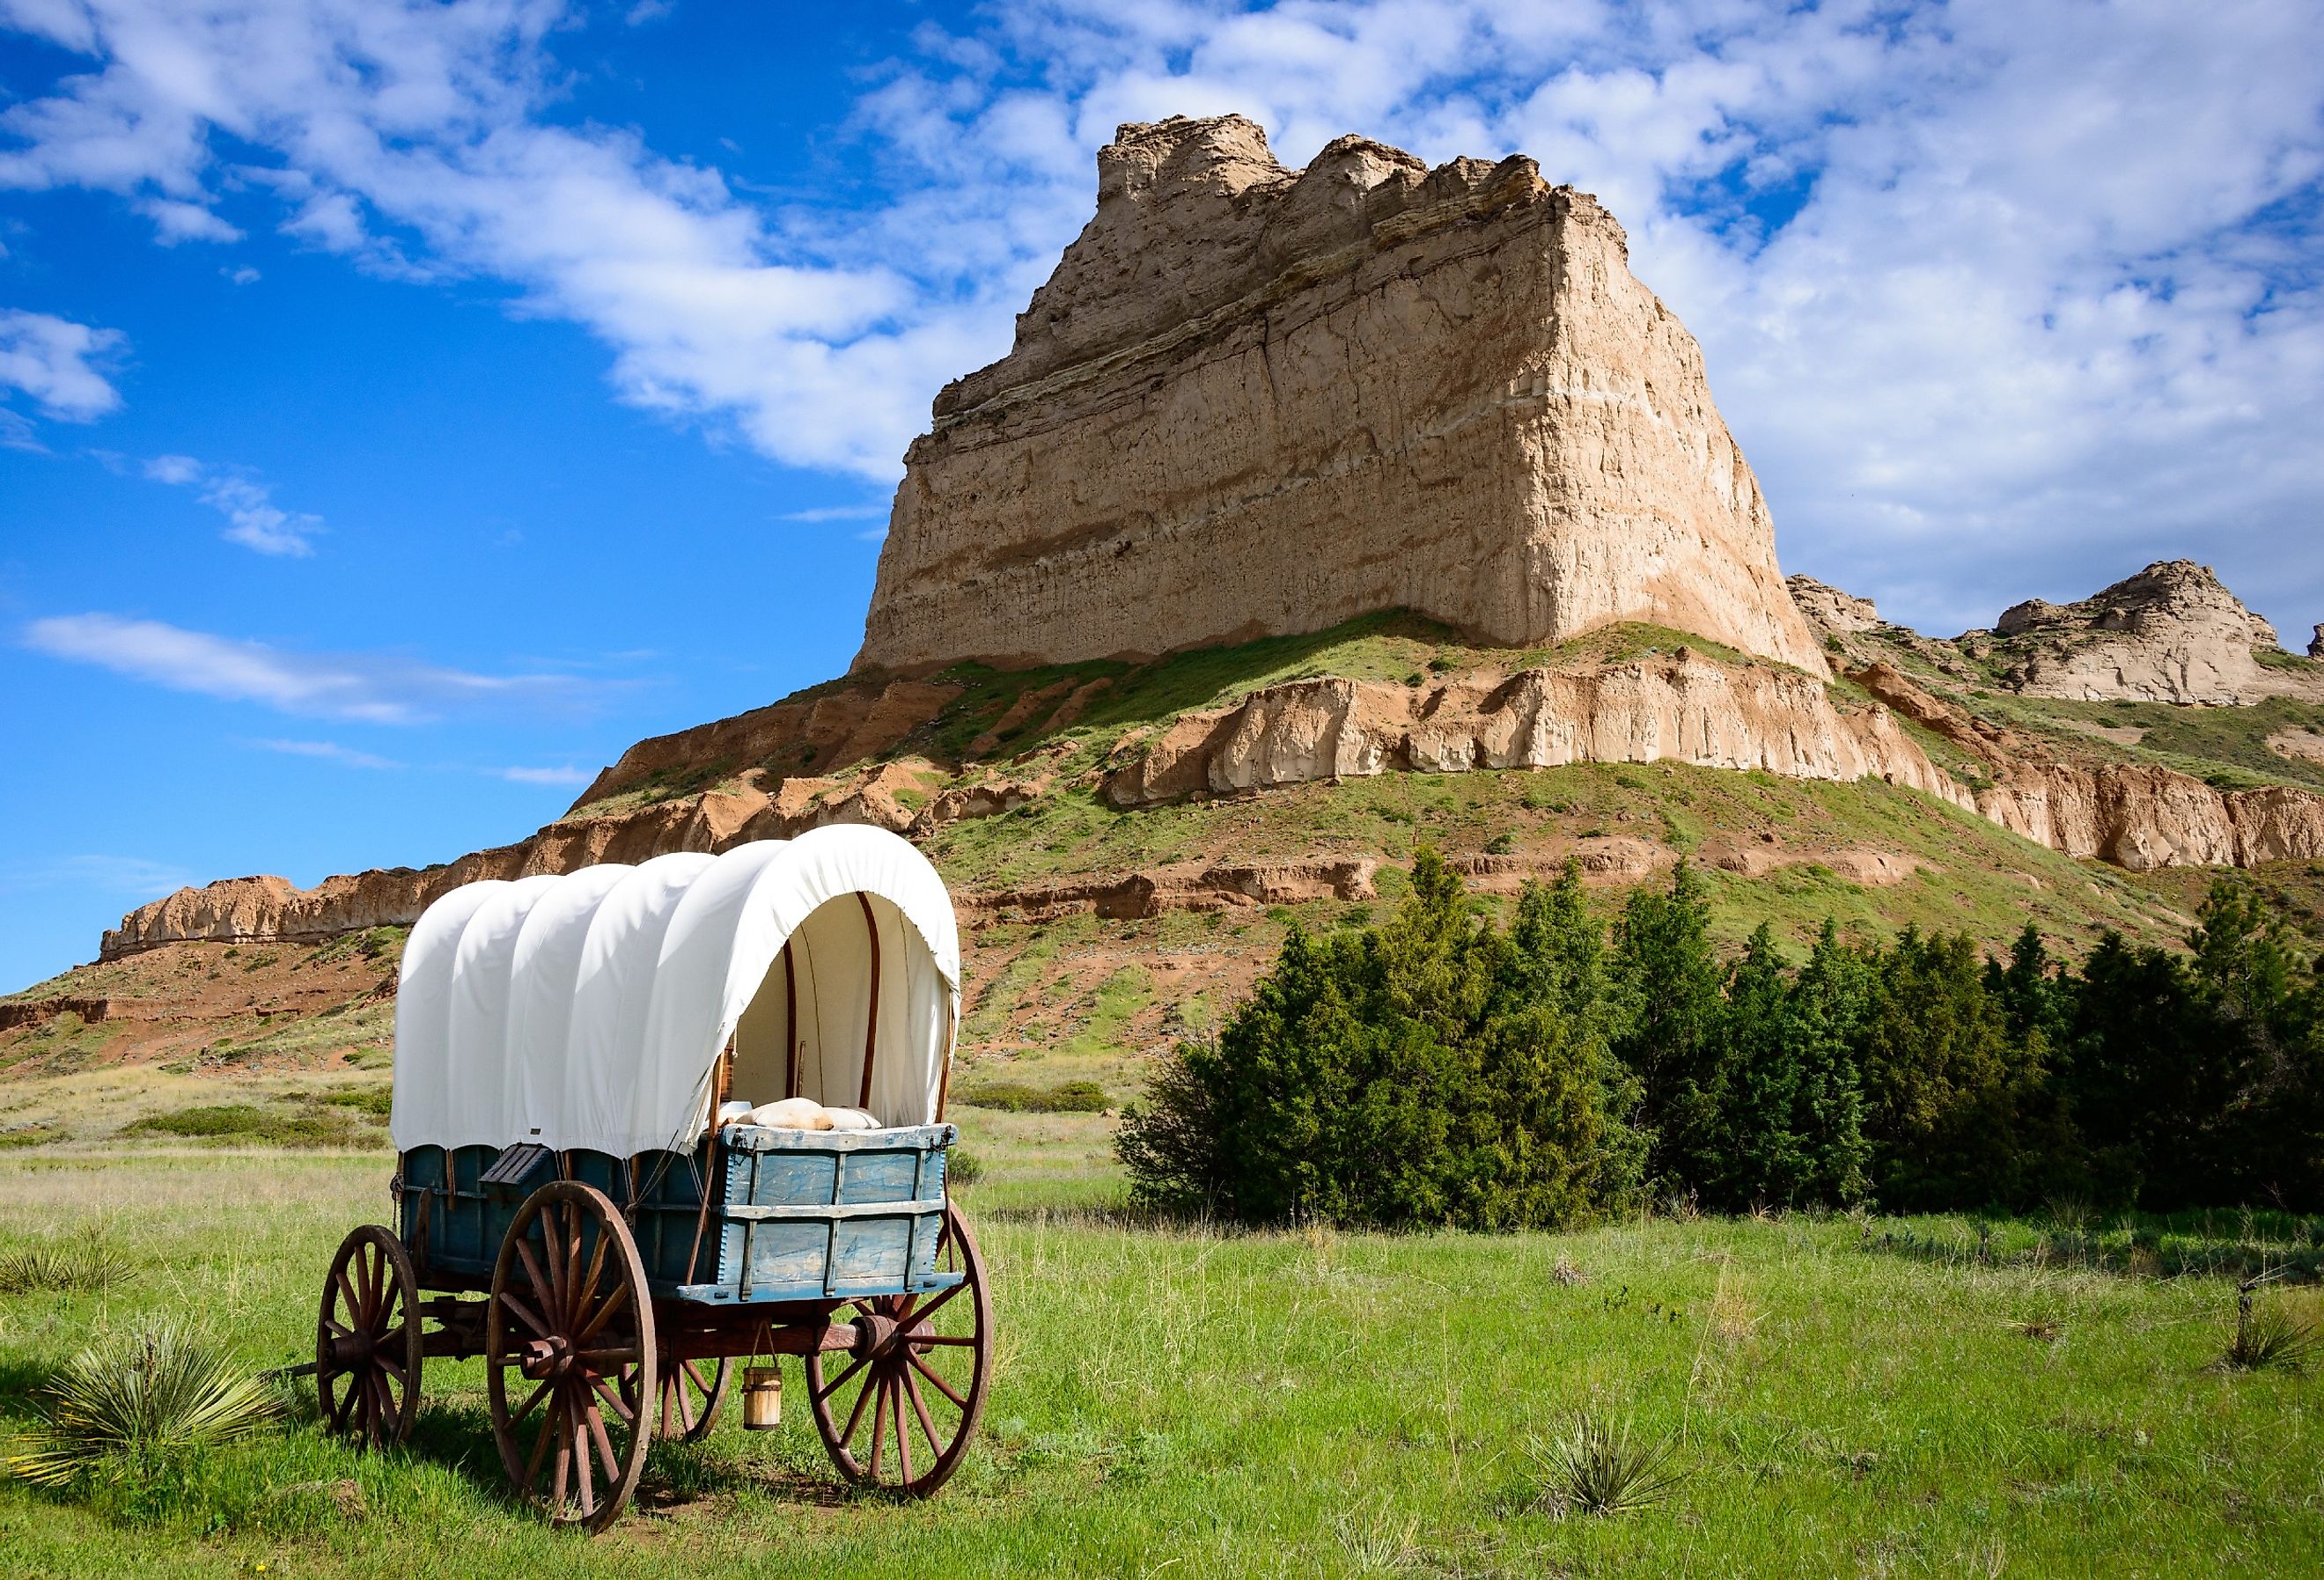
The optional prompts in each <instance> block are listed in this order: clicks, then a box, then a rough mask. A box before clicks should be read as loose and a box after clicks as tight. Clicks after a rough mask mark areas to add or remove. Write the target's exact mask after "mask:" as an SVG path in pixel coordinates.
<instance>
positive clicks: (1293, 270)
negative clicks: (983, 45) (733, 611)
mask: <svg viewBox="0 0 2324 1580" xmlns="http://www.w3.org/2000/svg"><path fill="white" fill-rule="evenodd" d="M1393 607H1402V608H1407V609H1410V610H1413V611H1414V612H1416V613H1418V614H1425V615H1427V616H1429V617H1430V618H1433V619H1435V620H1439V621H1442V622H1444V623H1445V624H1450V625H1452V626H1453V627H1455V628H1457V629H1458V630H1460V631H1462V633H1465V634H1467V635H1469V636H1471V637H1472V638H1474V639H1476V640H1479V641H1481V642H1487V643H1491V644H1499V645H1510V646H1520V645H1527V644H1532V643H1536V642H1549V641H1554V640H1558V639H1562V638H1564V637H1568V636H1572V635H1574V634H1576V633H1581V632H1584V631H1588V630H1591V629H1594V628H1596V627H1600V626H1603V625H1607V624H1613V623H1615V622H1619V621H1647V622H1652V623H1654V624H1660V625H1665V626H1670V627H1674V628H1676V629H1679V630H1682V631H1686V632H1691V633H1697V634H1700V635H1702V636H1705V637H1709V638H1711V639H1713V640H1715V641H1718V642H1723V643H1726V644H1727V645H1729V646H1730V647H1733V648H1737V649H1739V650H1741V651H1745V652H1749V653H1755V654H1759V655H1762V656H1765V657H1768V658H1774V659H1777V660H1780V661H1784V662H1787V663H1791V664H1794V665H1796V666H1798V667H1799V668H1801V669H1803V670H1806V671H1808V672H1809V673H1810V674H1812V675H1815V676H1817V677H1819V678H1821V677H1824V676H1826V675H1828V674H1829V672H1830V671H1829V670H1828V669H1827V668H1826V665H1825V661H1824V659H1823V657H1822V655H1821V652H1820V651H1819V649H1818V647H1817V645H1816V643H1815V642H1814V640H1813V639H1812V637H1811V635H1810V634H1809V633H1808V630H1807V627H1806V625H1805V624H1804V623H1803V621H1802V620H1801V618H1800V615H1799V613H1798V611H1797V610H1796V609H1794V607H1793V605H1792V603H1791V600H1790V598H1789V596H1787V594H1786V592H1785V590H1784V584H1783V580H1782V577H1781V576H1780V575H1779V574H1778V572H1777V570H1776V568H1775V531H1774V525H1773V522H1772V521H1771V519H1770V517H1769V515H1768V512H1767V506H1766V500H1765V499H1764V498H1763V497H1762V495H1761V494H1760V491H1759V485H1758V482H1757V478H1756V477H1754V476H1753V475H1752V472H1751V468H1750V467H1749V466H1748V464H1746V462H1745V461H1744V459H1743V457H1742V454H1741V452H1740V451H1739V450H1738V448H1737V447H1736V444H1735V441H1734V439H1733V438H1732V437H1731V436H1730V435H1729V432H1728V430H1727V427H1726V424H1725V423H1724V422H1723V421H1721V420H1720V416H1719V413H1718V411H1717V410H1716V408H1715V407H1714V406H1713V405H1712V403H1711V392H1710V387H1709V384H1708V383H1707V381H1706V379H1705V376H1704V372H1703V365H1702V356H1701V350H1700V348H1699V347H1698V346H1696V344H1695V341H1694V338H1693V337H1692V336H1691V335H1690V334H1688V333H1687V331H1686V329H1685V328H1684V326H1683V325H1682V324H1680V322H1679V321H1678V319H1676V318H1675V317H1674V316H1673V315H1672V314H1671V312H1670V311H1669V310H1668V309H1666V308H1665V307H1664V306H1663V304H1662V303H1661V302H1660V301H1659V300H1656V299H1655V295H1654V293H1653V292H1651V291H1648V290H1646V287H1645V286H1643V285H1641V284H1640V283H1639V282H1637V280H1636V279H1634V278H1633V277H1632V276H1631V274H1630V272H1629V267H1628V251H1627V244H1626V241H1625V238H1624V236H1623V233H1622V228H1621V226H1619V225H1618V224H1616V223H1615V221H1614V219H1613V217H1611V216H1609V214H1608V213H1607V212H1606V211H1605V210H1604V209H1603V208H1600V207H1599V205H1598V203H1597V201H1596V200H1595V199H1592V198H1591V197H1590V196H1589V195H1588V194H1586V193H1582V192H1577V191H1575V190H1574V189H1572V188H1570V187H1552V186H1550V185H1548V184H1547V183H1546V182H1545V181H1544V180H1542V179H1541V176H1540V173H1539V171H1538V169H1537V167H1536V166H1535V163H1534V162H1533V161H1531V160H1529V159H1526V158H1523V157H1512V158H1509V159H1507V160H1503V161H1502V162H1499V163H1498V164H1488V163H1486V162H1482V161H1479V160H1455V161H1453V162H1451V163H1449V164H1446V165H1443V166H1440V167H1439V168H1437V169H1435V170H1434V171H1432V170H1430V169H1428V168H1427V166H1426V165H1425V164H1424V163H1423V162H1421V161H1419V160H1418V159H1416V158H1415V157H1413V156H1412V155H1411V154H1408V153H1406V152H1402V151H1401V150H1398V149H1394V148H1389V147H1387V146H1385V145H1383V144H1381V143H1374V142H1370V141H1369V140H1367V139H1365V138H1361V137H1342V138H1341V139H1339V140H1338V141H1336V142H1334V143H1331V144H1330V145H1329V146H1328V147H1326V148H1325V149H1324V150H1323V152H1321V153H1320V154H1318V155H1317V156H1316V158H1315V160H1314V162H1312V163H1311V164H1309V165H1308V166H1307V167H1306V168H1305V170H1299V171H1291V170H1286V169H1285V168H1284V167H1283V166H1282V165H1281V164H1279V163H1278V162H1277V161H1276V158H1275V156H1274V154H1273V153H1272V152H1270V151H1269V150H1268V145H1267V139H1266V134H1264V133H1263V132H1262V131H1261V130H1260V129H1259V127H1258V126H1257V125H1253V124H1252V123H1251V122H1250V121H1247V120H1244V119H1243V118H1241V117H1240V116H1238V115H1224V116H1219V117H1216V118H1213V119H1206V120H1186V119H1177V118H1174V119H1171V120H1168V121H1164V122H1161V123H1159V124H1157V125H1126V126H1124V127H1122V128H1121V129H1120V132H1119V133H1118V134H1116V138H1115V141H1114V142H1113V143H1111V144H1109V145H1108V146H1107V147H1106V148H1104V149H1102V150H1101V151H1100V152H1099V154H1098V207H1097V212H1096V215H1095V217H1093V218H1092V219H1091V220H1090V222H1089V224H1088V226H1086V227H1085V228H1084V230H1083V232H1082V234H1081V236H1080V237H1079V238H1078V239H1077V240H1075V241H1074V243H1073V245H1071V246H1069V247H1068V248H1067V249H1066V250H1065V255H1064V257H1063V258H1062V259H1061V260H1060V261H1059V263H1058V264H1057V268H1056V273H1054V274H1052V275H1051V277H1050V279H1049V281H1048V282H1047V284H1045V285H1044V286H1042V287H1041V288H1040V289H1039V290H1038V291H1036V292H1035V293H1034V296H1033V300H1032V304H1031V305H1030V307H1028V309H1027V310H1026V311H1025V312H1024V313H1023V314H1021V315H1020V316H1019V319H1018V322H1017V336H1016V344H1015V347H1014V349H1013V350H1011V351H1010V354H1009V356H1006V357H1004V358H1003V359H1002V360H1001V361H1000V362H998V363H995V364H993V365H991V366H990V367H987V368H985V369H983V370H982V372H979V373H975V374H970V375H969V376H967V377H966V378H964V379H961V380H959V381H957V382H956V383H952V384H950V385H948V386H946V387H945V390H944V392H943V393H941V394H940V395H939V396H938V397H937V399H936V408H935V420H934V426H933V429H932V430H931V431H930V432H928V433H927V434H925V435H923V436H922V437H921V438H920V439H918V440H917V441H915V442H914V444H913V445H912V447H911V449H910V451H909V452H908V455H907V457H906V475H905V477H904V481H903V483H902V485H900V487H899V489H898V491H897V494H896V501H895V506H894V511H893V513H892V516H891V519H890V526H889V532H888V538H887V542H886V546H885V548H884V549H883V550H882V551H881V559H880V572H879V581H878V587H877V590H876V591H875V592H874V594H873V596H872V602H871V612H870V614H869V616H868V618H867V619H866V621H865V626H864V641H863V647H862V651H861V653H860V654H859V655H858V656H857V659H856V667H857V668H858V669H872V668H878V669H884V670H894V671H904V672H914V671H925V670H930V669H933V668H936V667H939V666H942V665H944V664H945V663H948V662H951V661H957V660H962V659H979V660H983V661H989V662H993V663H998V664H1001V665H1016V664H1026V663H1032V662H1044V661H1048V662H1054V661H1071V660H1077V659H1084V658H1096V657H1107V656H1122V657H1134V656H1145V655H1150V654H1153V653H1157V652H1163V651H1174V650H1177V649H1182V648H1189V647H1198V646H1204V645H1208V644H1211V643H1215V642H1235V641H1241V640H1247V639H1249V638H1251V637H1254V636H1259V635H1268V634H1279V633H1293V632H1308V631H1316V630H1322V629H1324V628H1326V627H1329V626H1332V625H1334V624H1338V623H1340V622H1342V621H1343V620H1346V619H1349V618H1351V617H1352V616H1354V615H1358V614H1365V613H1368V612H1369V611H1373V610H1378V609H1384V608H1393Z"/></svg>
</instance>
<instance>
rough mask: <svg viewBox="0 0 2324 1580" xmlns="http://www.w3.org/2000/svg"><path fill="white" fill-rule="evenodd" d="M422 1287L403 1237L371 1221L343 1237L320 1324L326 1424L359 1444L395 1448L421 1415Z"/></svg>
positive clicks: (318, 1356) (319, 1373)
mask: <svg viewBox="0 0 2324 1580" xmlns="http://www.w3.org/2000/svg"><path fill="white" fill-rule="evenodd" d="M315 1391H316V1394H317V1396H318V1398H319V1399H320V1400H321V1401H322V1406H323V1422H324V1425H326V1426H327V1427H328V1428H330V1429H331V1430H332V1431H333V1432H336V1433H337V1434H338V1435H339V1436H340V1437H345V1438H346V1439H348V1440H349V1441H350V1442H352V1443H353V1444H355V1446H356V1447H358V1448H370V1449H378V1448H389V1447H392V1446H394V1445H396V1444H398V1443H401V1442H402V1441H403V1440H404V1439H405V1438H406V1437H410V1435H411V1420H412V1418H413V1417H414V1416H416V1415H418V1414H419V1413H420V1285H419V1280H418V1279H417V1278H416V1277H414V1275H413V1273H412V1270H411V1257H410V1254H409V1253H408V1252H405V1250H404V1249H403V1242H401V1240H398V1239H397V1238H396V1237H395V1236H394V1234H392V1233H390V1232H389V1231H388V1230H386V1229H383V1228H381V1227H380V1226H379V1225H378V1224H364V1226H363V1227H362V1228H360V1229H357V1230H355V1232H354V1233H353V1234H349V1235H348V1236H347V1237H346V1239H345V1240H342V1241H340V1242H339V1249H338V1254H337V1255H336V1256H334V1257H332V1258H331V1270H330V1273H329V1275H328V1276H327V1278H325V1279H324V1280H323V1311H322V1316H321V1317H320V1318H319V1319H318V1321H317V1322H316V1324H315Z"/></svg>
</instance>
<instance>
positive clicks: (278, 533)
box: [144, 456, 323, 559]
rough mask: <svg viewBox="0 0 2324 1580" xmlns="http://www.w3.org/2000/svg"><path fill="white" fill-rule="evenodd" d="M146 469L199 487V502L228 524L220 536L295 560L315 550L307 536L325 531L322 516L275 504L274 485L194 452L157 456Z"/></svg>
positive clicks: (157, 479)
mask: <svg viewBox="0 0 2324 1580" xmlns="http://www.w3.org/2000/svg"><path fill="white" fill-rule="evenodd" d="M144 472H145V476H148V477H150V478H152V480H153V481H154V482H156V483H167V484H171V485H173V486H176V487H180V488H198V489H199V490H200V491H201V492H200V494H199V497H200V499H201V502H202V503H203V504H207V505H208V506H209V507H210V508H211V509H213V510H215V511H217V513H219V514H220V515H222V516H224V517H226V531H224V532H223V533H221V534H219V535H220V536H222V537H223V538H225V539H226V541H227V542H229V543H239V544H241V545H242V546H243V547H244V548H245V549H254V550H257V551H258V552H259V553H261V554H278V555H289V556H291V557H293V558H296V559H304V558H305V557H306V556H308V555H309V554H312V553H313V552H314V551H315V546H314V544H313V543H312V542H310V541H309V540H310V539H311V538H313V537H314V535H315V534H316V533H318V532H319V531H323V518H322V517H320V516H318V515H309V514H307V513H303V512H302V513H295V514H294V513H291V512H290V511H287V510H284V509H282V508H281V506H279V505H277V504H275V503H274V491H273V488H272V485H269V484H265V483H261V482H258V481H256V480H255V479H254V478H252V477H250V476H246V475H244V474H243V473H240V472H237V471H234V470H231V469H229V468H225V467H210V466H206V465H204V464H203V463H202V462H200V461H198V460H196V459H195V458H194V457H191V456H155V457H153V458H152V460H150V461H148V462H146V463H145V467H144Z"/></svg>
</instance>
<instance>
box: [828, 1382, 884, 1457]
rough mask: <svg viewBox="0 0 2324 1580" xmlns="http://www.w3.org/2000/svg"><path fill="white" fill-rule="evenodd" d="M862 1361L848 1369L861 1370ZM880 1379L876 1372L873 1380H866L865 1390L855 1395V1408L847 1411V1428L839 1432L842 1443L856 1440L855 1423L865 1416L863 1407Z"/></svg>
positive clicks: (835, 1385)
mask: <svg viewBox="0 0 2324 1580" xmlns="http://www.w3.org/2000/svg"><path fill="white" fill-rule="evenodd" d="M861 1369H862V1363H861V1362H858V1363H856V1364H855V1365H853V1366H850V1367H849V1368H848V1371H849V1372H856V1371H860V1370H861ZM877 1381H879V1379H878V1376H877V1374H874V1376H873V1378H872V1380H871V1381H869V1382H866V1383H865V1384H864V1385H863V1391H862V1392H861V1393H859V1394H857V1395H856V1396H855V1408H854V1409H852V1410H850V1411H848V1412H847V1427H846V1429H845V1430H844V1431H842V1432H841V1433H840V1434H839V1440H840V1442H841V1443H843V1444H846V1443H853V1442H854V1441H855V1423H856V1422H858V1421H860V1420H862V1418H863V1407H864V1405H865V1404H867V1403H868V1402H870V1400H871V1392H872V1388H873V1385H874V1384H875V1383H876V1382H877ZM832 1386H833V1387H835V1388H836V1387H837V1386H838V1384H836V1383H834V1384H833V1385H832Z"/></svg>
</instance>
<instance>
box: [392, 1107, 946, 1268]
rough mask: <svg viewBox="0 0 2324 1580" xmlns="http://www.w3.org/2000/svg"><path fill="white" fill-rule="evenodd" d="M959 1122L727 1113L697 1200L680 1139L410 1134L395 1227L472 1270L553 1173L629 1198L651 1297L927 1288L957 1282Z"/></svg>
mask: <svg viewBox="0 0 2324 1580" xmlns="http://www.w3.org/2000/svg"><path fill="white" fill-rule="evenodd" d="M957 1134H958V1132H956V1131H955V1130H954V1127H953V1126H951V1125H949V1124H929V1125H916V1126H911V1127H908V1128H899V1129H894V1130H877V1131H797V1130H770V1129H767V1128H765V1127H763V1126H760V1125H749V1124H729V1125H726V1126H724V1127H723V1128H722V1129H721V1130H720V1132H719V1144H718V1145H717V1147H716V1148H715V1150H714V1151H713V1153H712V1156H711V1160H710V1169H709V1170H708V1175H707V1177H708V1178H709V1180H710V1183H711V1195H710V1210H709V1212H708V1213H707V1214H706V1215H705V1213H704V1211H703V1206H702V1188H701V1187H702V1181H703V1178H705V1175H704V1172H703V1169H702V1166H701V1164H700V1163H698V1162H696V1160H693V1159H690V1158H688V1157H686V1156H684V1155H681V1154H678V1153H675V1152H645V1153H641V1154H640V1155H639V1156H638V1158H637V1160H635V1162H634V1163H632V1162H630V1161H626V1160H618V1159H615V1158H613V1157H612V1156H610V1155H609V1154H606V1153H604V1152H595V1151H588V1150H573V1151H568V1152H567V1153H565V1154H564V1157H563V1160H562V1162H561V1163H560V1160H559V1159H558V1154H556V1153H554V1152H550V1151H549V1150H546V1149H544V1148H540V1147H524V1148H501V1147H488V1146H473V1147H455V1148H451V1149H449V1150H448V1153H447V1149H445V1148H442V1147H414V1148H412V1149H411V1150H410V1151H408V1152H406V1153H405V1154H404V1162H403V1175H402V1179H401V1209H400V1216H401V1223H400V1227H401V1231H402V1238H403V1241H404V1243H406V1244H407V1245H410V1246H411V1247H413V1248H414V1251H415V1253H416V1255H417V1258H418V1260H419V1261H420V1262H421V1263H422V1264H423V1270H424V1271H425V1272H428V1273H432V1274H435V1275H437V1276H438V1277H441V1276H443V1275H447V1274H448V1275H452V1276H453V1277H455V1278H457V1279H462V1280H475V1281H476V1282H477V1283H478V1284H480V1285H481V1284H483V1283H484V1282H487V1281H489V1280H490V1279H491V1278H492V1273H493V1263H494V1262H495V1261H496V1260H497V1259H498V1258H499V1255H500V1250H501V1242H502V1241H503V1238H505V1236H506V1235H507V1234H508V1230H509V1225H510V1224H511V1223H512V1222H513V1221H514V1219H515V1216H516V1213H517V1209H518V1207H520V1206H521V1205H522V1204H523V1202H524V1200H525V1198H526V1197H530V1195H531V1194H532V1193H533V1192H534V1191H535V1190H538V1189H539V1187H542V1186H543V1185H546V1184H548V1183H549V1181H550V1180H552V1179H557V1178H570V1179H574V1180H576V1181H578V1182H580V1183H581V1184H584V1185H590V1186H595V1187H596V1188H597V1189H599V1190H602V1191H604V1193H605V1194H606V1195H607V1196H608V1197H611V1198H613V1200H615V1201H628V1202H630V1203H631V1204H632V1206H631V1210H630V1213H629V1216H630V1218H631V1224H630V1228H631V1233H632V1234H633V1235H634V1236H635V1238H636V1241H637V1246H638V1254H639V1256H640V1258H641V1260H642V1261H643V1262H644V1264H645V1270H646V1279H647V1282H648V1285H649V1287H650V1289H652V1291H653V1293H654V1294H655V1295H656V1296H657V1297H659V1298H675V1299H680V1300H693V1301H702V1302H705V1303H708V1304H712V1305H735V1304H762V1303H774V1302H781V1301H791V1300H845V1299H853V1298H857V1297H860V1296H866V1295H904V1294H914V1293H925V1292H928V1291H931V1290H936V1289H946V1288H949V1287H950V1286H951V1285H953V1284H954V1283H957V1282H959V1281H960V1275H959V1274H958V1273H957V1272H946V1271H940V1270H938V1269H937V1268H936V1241H937V1238H938V1236H939V1234H941V1232H942V1230H943V1227H944V1215H945V1149H946V1148H948V1147H949V1146H951V1144H952V1142H953V1141H954V1137H955V1136H956V1135H957ZM447 1156H448V1157H449V1159H450V1171H449V1173H448V1175H447V1171H446V1159H447ZM633 1175H634V1178H635V1186H636V1192H635V1195H634V1196H632V1176H633Z"/></svg>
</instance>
